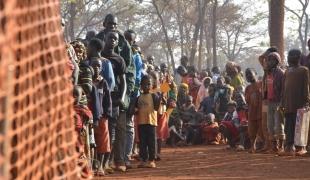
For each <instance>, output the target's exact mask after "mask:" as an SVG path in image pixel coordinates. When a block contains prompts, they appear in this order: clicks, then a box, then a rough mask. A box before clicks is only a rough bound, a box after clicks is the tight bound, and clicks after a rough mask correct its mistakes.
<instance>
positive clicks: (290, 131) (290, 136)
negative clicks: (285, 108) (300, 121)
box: [284, 113, 297, 147]
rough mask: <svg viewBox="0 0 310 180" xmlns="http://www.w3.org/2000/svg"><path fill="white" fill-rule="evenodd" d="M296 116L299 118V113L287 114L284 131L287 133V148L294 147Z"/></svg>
mask: <svg viewBox="0 0 310 180" xmlns="http://www.w3.org/2000/svg"><path fill="white" fill-rule="evenodd" d="M296 116H297V113H287V114H285V126H284V131H285V136H286V142H285V146H287V147H291V146H293V145H294V137H295V126H296Z"/></svg>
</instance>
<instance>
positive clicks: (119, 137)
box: [101, 31, 129, 172]
mask: <svg viewBox="0 0 310 180" xmlns="http://www.w3.org/2000/svg"><path fill="white" fill-rule="evenodd" d="M104 40H105V45H104V48H103V50H102V52H101V55H102V56H103V57H105V58H107V59H108V60H109V61H110V62H111V64H112V68H113V72H114V79H115V87H114V89H112V90H111V98H112V102H113V103H112V116H111V118H109V131H110V137H111V141H112V143H111V144H112V149H113V155H114V163H115V170H117V171H121V172H125V171H126V165H125V156H124V154H125V148H126V147H125V145H124V144H125V143H126V124H127V123H126V116H127V113H126V111H125V109H126V108H127V106H128V104H129V101H128V96H126V92H127V83H126V77H125V73H126V63H125V60H124V59H123V58H122V57H121V56H120V55H118V54H116V53H115V52H114V49H115V48H116V47H117V45H118V42H119V34H118V32H116V31H109V32H107V33H106V34H105V37H104ZM112 160H113V158H111V161H112ZM111 164H112V162H111Z"/></svg>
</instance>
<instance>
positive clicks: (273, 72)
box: [265, 52, 285, 153]
mask: <svg viewBox="0 0 310 180" xmlns="http://www.w3.org/2000/svg"><path fill="white" fill-rule="evenodd" d="M280 62H281V58H280V55H279V54H278V53H276V52H272V53H270V54H269V55H268V58H267V62H266V63H267V75H266V86H267V87H266V94H265V98H266V99H267V100H268V113H267V124H268V125H267V127H268V133H269V136H270V140H271V143H272V151H273V152H276V153H277V152H281V151H283V150H284V139H285V134H284V122H283V116H282V113H281V112H280V111H279V105H280V100H281V95H282V91H283V77H284V71H283V70H282V69H281V68H280Z"/></svg>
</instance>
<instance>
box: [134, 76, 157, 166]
mask: <svg viewBox="0 0 310 180" xmlns="http://www.w3.org/2000/svg"><path fill="white" fill-rule="evenodd" d="M151 87H152V82H151V77H150V76H148V75H146V76H143V77H142V79H141V90H142V94H141V95H140V96H139V97H138V99H137V102H136V107H137V109H138V112H137V118H138V134H139V140H140V144H139V145H140V156H141V158H142V162H141V164H140V165H139V167H141V168H144V167H148V168H155V167H156V164H155V156H156V126H157V110H158V109H159V105H160V99H159V97H158V96H157V95H156V94H152V93H150V90H151ZM147 160H148V161H149V163H147Z"/></svg>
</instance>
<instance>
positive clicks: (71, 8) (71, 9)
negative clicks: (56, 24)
mask: <svg viewBox="0 0 310 180" xmlns="http://www.w3.org/2000/svg"><path fill="white" fill-rule="evenodd" d="M76 13H77V12H76V2H70V4H69V14H70V17H69V24H68V26H67V28H68V31H69V37H70V40H71V41H73V40H74V39H75V34H74V21H75V16H76Z"/></svg>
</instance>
